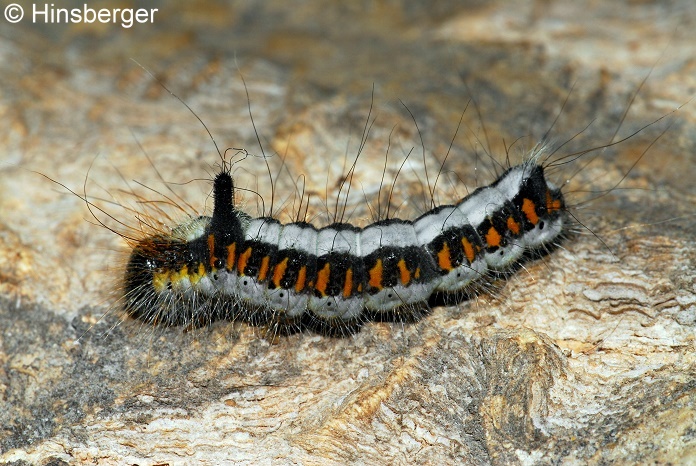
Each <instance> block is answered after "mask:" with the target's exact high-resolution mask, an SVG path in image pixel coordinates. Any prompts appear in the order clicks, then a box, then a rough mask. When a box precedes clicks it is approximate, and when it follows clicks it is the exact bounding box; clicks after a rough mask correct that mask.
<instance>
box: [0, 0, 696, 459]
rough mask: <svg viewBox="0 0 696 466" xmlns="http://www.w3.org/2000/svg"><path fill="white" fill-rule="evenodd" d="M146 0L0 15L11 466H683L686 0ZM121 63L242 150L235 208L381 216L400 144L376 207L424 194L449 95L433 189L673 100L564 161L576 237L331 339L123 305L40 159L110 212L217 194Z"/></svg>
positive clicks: (689, 264)
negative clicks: (545, 142)
mask: <svg viewBox="0 0 696 466" xmlns="http://www.w3.org/2000/svg"><path fill="white" fill-rule="evenodd" d="M62 3H69V2H62ZM74 3H75V4H76V5H82V3H83V2H74ZM152 3H153V4H154V5H156V6H157V7H158V8H159V10H160V11H159V12H158V16H156V17H155V23H154V24H147V25H137V24H136V25H134V26H133V27H132V28H130V29H124V28H122V27H120V26H119V25H118V24H116V25H114V24H110V25H97V24H92V25H84V24H82V25H79V24H72V25H66V24H53V25H38V24H31V22H30V21H28V20H26V19H25V20H24V21H23V22H21V23H19V24H15V25H12V24H9V23H7V22H3V23H1V24H0V82H2V86H1V88H0V115H1V116H2V122H3V124H2V125H1V127H0V329H1V332H0V462H2V463H4V464H16V465H20V464H65V463H69V464H104V465H106V464H140V465H145V464H147V465H153V464H221V463H235V464H295V463H296V464H345V463H354V464H454V463H465V464H466V463H468V464H549V463H554V464H557V463H564V464H608V463H612V464H617V463H618V464H621V463H623V464H634V463H644V464H646V463H655V464H669V463H671V464H687V463H693V462H696V352H695V349H696V348H695V346H696V344H695V342H694V330H695V329H696V278H695V277H696V252H695V248H694V246H695V245H696V228H695V227H696V210H695V209H694V205H695V204H696V202H695V201H696V188H695V187H694V180H696V163H695V156H694V154H696V131H695V130H694V122H695V120H696V106H695V105H694V103H693V102H691V103H687V102H688V101H689V99H691V98H692V97H693V95H694V93H695V92H696V62H695V61H694V58H693V57H694V56H696V32H694V31H696V8H695V7H694V6H693V2H691V1H690V0H675V1H673V2H668V3H665V2H650V1H648V2H632V1H624V2H604V3H605V4H604V3H603V2H593V1H589V0H587V1H569V0H559V1H537V2H532V1H530V2H516V3H515V6H512V3H511V2H504V1H499V2H477V1H468V2H460V1H451V2H447V1H445V2H437V6H429V3H430V2H423V5H420V6H414V5H415V3H412V2H406V1H403V2H402V1H379V2H359V3H353V2H351V3H350V4H346V5H344V6H337V4H336V3H335V2H328V1H326V2H322V1H313V2H296V3H297V4H287V3H286V2H264V3H253V4H250V3H248V2H230V3H229V4H227V3H224V2H180V3H175V2H168V3H165V2H152ZM61 6H63V5H62V4H61ZM93 6H94V7H95V8H100V7H105V6H107V7H109V8H111V7H112V6H113V7H114V8H115V7H117V5H115V4H113V2H104V4H103V5H102V4H100V5H96V4H95V5H93ZM129 58H134V59H136V60H137V61H138V62H139V63H142V64H143V66H145V67H146V68H147V69H149V70H151V71H152V73H153V74H154V75H155V76H156V77H157V79H158V80H159V81H161V82H163V83H164V84H166V86H168V87H169V88H170V89H172V90H173V91H174V92H175V93H176V94H177V95H178V96H180V97H181V98H182V99H183V100H184V101H185V102H186V103H187V104H188V105H189V106H190V107H191V108H193V109H194V110H195V111H196V113H197V115H198V116H199V117H200V118H201V119H202V120H203V121H204V122H205V123H206V125H207V126H208V128H209V129H210V131H211V132H212V134H213V135H214V137H215V139H216V141H217V143H218V145H219V146H220V147H221V148H225V147H235V148H245V149H247V150H248V151H249V152H250V154H252V155H251V156H249V157H247V158H246V159H244V160H241V157H239V158H240V161H239V162H238V163H237V164H236V165H235V168H236V171H235V178H236V181H237V186H238V187H240V188H246V189H249V190H253V191H257V192H259V193H260V195H261V196H256V195H255V194H253V193H251V192H248V191H247V192H243V193H242V192H240V194H243V195H242V197H243V198H244V199H243V201H244V209H245V210H246V211H247V212H249V213H252V214H254V213H257V212H258V211H259V209H261V208H262V204H261V202H260V201H259V199H261V198H263V200H264V203H263V206H265V208H266V212H268V209H269V208H270V202H269V200H270V199H271V189H270V188H271V185H274V186H275V190H274V200H275V202H274V213H278V214H279V215H281V217H282V216H285V217H284V218H286V219H287V218H289V217H291V216H292V212H293V211H296V210H297V209H298V205H299V204H298V199H299V197H298V195H297V194H296V193H297V192H300V191H302V189H304V193H305V195H307V194H310V206H309V210H308V211H309V214H308V215H309V216H310V217H311V218H313V219H314V220H316V222H317V223H326V222H329V221H331V220H332V219H333V215H334V213H335V212H337V211H338V212H339V213H340V212H341V211H343V210H345V214H344V218H345V219H349V220H351V221H354V222H357V223H363V224H364V223H366V222H369V221H370V220H371V218H373V217H374V216H376V215H378V214H377V212H378V211H379V212H380V213H381V214H382V215H383V214H384V213H385V211H384V209H385V207H386V205H387V201H386V197H385V193H388V192H389V191H390V189H385V188H384V187H382V189H380V185H381V180H382V171H383V168H384V155H385V153H386V152H387V145H388V143H389V142H390V143H391V144H390V147H389V160H388V163H387V170H386V180H387V181H386V185H385V186H386V187H387V188H389V187H390V186H391V183H392V180H394V179H395V177H396V174H397V172H399V167H400V166H402V163H403V161H404V158H405V157H406V155H407V154H408V153H409V151H410V150H411V149H412V148H413V149H414V150H413V154H412V155H411V156H410V157H409V158H408V160H407V162H406V163H404V164H403V169H401V171H400V173H399V176H398V178H396V182H395V183H394V184H395V187H394V190H393V197H392V203H391V209H392V210H391V212H390V215H393V214H394V213H395V212H394V211H396V214H397V215H399V216H406V217H410V218H414V217H415V216H416V215H418V213H419V212H422V211H423V209H424V208H426V206H427V205H428V194H427V188H425V186H427V184H426V181H425V180H426V178H425V172H424V170H423V166H424V163H425V166H427V167H428V170H429V179H430V182H431V183H432V181H433V179H434V176H435V174H436V173H438V169H439V167H440V165H441V164H442V163H443V160H444V159H445V154H446V153H447V151H448V147H449V145H450V142H451V141H452V139H453V136H454V134H455V132H456V129H457V123H458V121H459V119H460V117H461V116H462V112H463V111H464V109H465V108H466V112H464V116H463V124H462V127H461V128H460V130H459V132H458V133H457V136H456V138H455V139H454V143H453V148H452V150H451V152H450V153H449V156H448V157H447V159H446V161H445V162H444V170H443V174H442V176H441V177H440V179H439V181H438V190H437V193H436V198H437V200H438V202H451V201H453V200H455V199H456V198H457V197H460V196H463V195H466V193H467V192H468V191H467V190H469V191H470V190H471V189H473V188H474V187H476V186H478V185H481V184H483V183H487V182H489V181H491V179H492V178H494V177H495V169H496V165H495V163H496V162H493V161H492V159H491V157H489V155H488V154H491V155H492V156H493V159H495V160H497V161H500V162H502V163H504V162H505V154H506V148H508V149H509V157H510V159H511V160H512V161H513V163H514V162H515V161H519V160H521V159H522V158H523V156H524V153H525V151H526V150H528V149H530V148H531V147H533V145H534V144H535V143H536V142H537V141H538V140H540V139H541V138H542V137H543V136H544V134H545V133H546V132H547V130H549V128H551V130H550V137H549V141H550V142H549V145H550V147H559V146H562V147H561V149H560V150H559V152H558V153H557V156H560V155H561V154H567V153H573V152H574V151H577V150H582V149H587V148H591V147H596V146H601V145H603V144H607V143H608V142H609V141H612V140H621V139H622V138H625V137H626V136H629V135H631V134H633V133H635V132H637V131H638V130H641V128H643V127H644V126H645V125H647V124H649V123H651V122H654V121H655V120H657V119H658V118H660V117H661V116H663V115H667V116H666V117H665V118H664V119H662V120H660V121H658V122H656V123H654V124H652V125H651V126H649V127H647V128H645V129H642V130H641V131H640V132H639V133H638V134H636V135H635V136H633V137H631V138H629V139H628V140H626V141H623V142H621V143H620V144H617V145H615V146H612V147H609V148H607V149H606V150H601V151H597V152H595V153H593V154H588V155H584V156H582V157H581V158H580V159H579V160H576V161H574V162H573V163H571V164H568V165H567V166H561V167H559V169H558V170H557V171H556V172H554V173H555V174H556V176H557V177H558V178H557V179H558V180H565V179H568V180H569V183H568V186H566V192H568V196H569V199H570V200H571V201H574V202H575V203H576V204H577V205H576V208H575V210H574V212H575V213H576V215H577V218H578V220H579V221H580V222H582V226H580V225H579V226H578V234H576V235H574V236H573V237H572V238H570V239H569V240H568V241H567V242H566V243H564V245H563V248H561V249H558V250H556V251H554V252H553V253H551V254H550V255H548V256H546V257H545V258H543V259H541V260H537V261H533V262H529V263H527V264H525V267H524V268H523V269H521V270H519V271H518V272H517V273H516V274H514V275H513V276H511V277H510V278H509V279H507V280H504V281H501V282H498V283H495V284H494V285H493V286H491V287H490V288H489V289H488V290H483V291H482V293H481V294H480V295H479V296H478V297H477V298H476V299H473V300H471V301H469V302H464V303H461V304H459V305H456V306H451V307H437V308H435V309H433V311H432V313H430V314H429V315H428V316H426V317H425V318H423V319H422V320H420V321H418V322H415V323H410V324H403V325H402V324H394V323H368V324H366V325H365V326H364V327H363V329H362V330H361V331H360V332H359V333H356V334H355V335H352V336H349V337H346V338H329V337H326V336H321V335H316V334H312V333H303V334H297V335H292V336H288V337H282V338H277V339H273V338H263V335H262V333H263V332H262V331H261V330H260V329H256V328H251V327H248V326H246V325H243V324H232V323H226V322H218V323H216V324H214V325H212V326H210V327H206V328H202V329H196V330H192V331H189V332H183V331H182V329H152V328H149V327H144V326H142V325H140V324H138V323H137V322H132V321H126V322H121V320H122V319H121V316H120V315H119V313H118V309H117V305H116V304H114V303H115V299H117V298H114V296H115V293H116V295H117V291H118V279H119V277H120V274H121V273H122V262H123V258H124V252H123V249H124V242H123V241H122V240H121V238H120V237H119V236H117V235H115V234H114V233H112V232H111V231H109V230H108V229H106V228H102V227H101V226H99V225H96V223H97V222H96V221H95V219H94V218H93V217H92V215H91V214H90V213H89V212H88V211H87V209H86V206H85V204H84V202H82V201H81V200H80V199H79V198H78V197H77V196H74V195H72V194H70V193H69V192H68V191H67V190H66V189H65V188H64V187H61V186H59V185H58V184H55V183H52V182H51V181H49V180H48V179H46V178H45V177H42V176H41V175H40V174H38V173H36V172H40V173H41V174H44V175H46V176H47V177H50V178H51V179H53V180H56V181H57V182H59V183H62V184H63V185H65V186H67V187H69V188H70V189H72V190H74V191H76V192H78V193H82V192H84V191H85V190H86V191H87V193H88V195H89V196H90V199H92V200H93V201H94V203H95V204H97V205H98V206H100V207H101V208H103V209H104V210H105V211H106V212H99V211H96V210H95V211H94V213H95V214H96V215H97V216H98V217H99V218H100V219H101V221H103V222H105V223H106V224H107V225H109V226H111V227H113V228H116V229H118V230H119V231H124V229H125V226H123V225H119V224H118V223H117V221H122V222H125V223H126V224H128V225H130V226H134V225H137V224H138V220H137V218H136V216H135V213H134V212H132V211H128V210H127V209H126V208H124V206H125V205H131V206H135V208H136V209H138V210H139V211H140V212H142V211H143V210H147V209H148V206H147V205H143V204H142V203H139V202H138V201H139V200H143V199H147V200H150V199H158V200H160V201H163V200H165V199H166V198H165V196H167V197H169V199H172V200H174V201H175V202H176V203H178V204H179V205H183V204H184V200H185V201H186V202H188V203H189V204H190V207H185V208H184V209H183V211H181V210H176V209H172V208H170V207H171V206H167V205H165V204H164V203H160V204H158V205H157V206H162V209H163V210H165V211H167V212H169V215H170V216H171V218H172V221H174V222H175V221H176V220H177V219H179V220H180V219H181V218H183V217H184V216H185V214H186V213H189V214H191V213H193V212H198V213H200V212H203V211H204V206H206V205H207V206H208V207H207V209H208V211H209V210H210V199H209V198H208V195H209V192H210V184H209V182H208V181H207V180H208V179H209V178H210V177H211V176H212V174H213V173H214V171H215V166H214V164H215V163H216V162H217V161H218V158H217V155H216V154H215V152H214V147H213V145H212V143H211V141H210V139H209V138H208V136H207V134H206V133H205V131H204V130H203V129H202V128H201V126H200V124H199V122H198V121H197V120H196V119H195V118H194V117H193V116H192V115H191V114H190V113H189V112H188V110H187V109H186V108H185V107H184V106H183V105H182V104H181V103H180V102H178V101H177V100H176V99H174V98H172V97H171V96H170V95H169V94H168V93H167V92H166V91H165V90H164V89H163V88H162V86H161V85H160V84H159V83H158V82H157V81H156V80H154V79H153V78H152V77H151V76H149V75H148V74H147V73H146V72H145V71H143V69H141V68H140V67H138V66H137V64H135V63H134V62H133V61H131V60H129ZM240 75H242V76H244V79H245V82H246V86H247V89H248V92H249V95H250V98H251V102H250V103H251V110H252V112H253V116H254V123H255V125H256V129H257V130H258V134H259V136H260V138H261V141H262V143H263V145H264V148H265V151H266V154H267V155H271V154H274V155H273V156H272V157H270V158H269V159H268V160H269V164H270V166H271V169H272V172H273V173H274V177H276V178H277V179H276V180H274V182H273V183H271V182H269V181H268V178H267V176H268V175H267V172H266V167H265V165H264V164H263V163H262V162H263V159H262V158H258V157H257V155H259V154H260V153H261V150H260V149H259V148H258V144H257V142H256V135H255V131H254V127H253V126H252V124H251V121H250V118H249V114H248V108H247V102H248V101H247V97H246V93H245V88H244V84H243V82H242V79H241V78H240ZM648 75H649V76H648ZM646 77H647V79H646V80H645V83H644V84H642V86H641V82H642V80H643V79H645V78H646ZM373 87H374V98H373V97H372V92H373ZM571 88H572V91H571ZM636 90H638V92H637V93H636V96H635V99H634V100H633V101H631V97H632V95H633V94H634V93H635V92H636ZM399 99H401V100H402V101H403V102H404V103H405V105H406V107H407V108H408V110H409V111H410V112H411V113H412V114H413V115H414V116H415V119H416V121H417V123H418V128H419V129H420V134H419V131H418V130H417V129H416V127H415V124H414V122H413V120H412V119H411V116H410V115H409V113H408V112H407V111H406V109H405V108H404V107H403V106H402V105H401V104H400V103H399ZM472 99H473V100H472ZM566 100H567V102H566V104H565V105H564V102H565V101H566ZM685 103H686V105H684V106H683V107H682V108H680V109H679V110H678V111H676V112H673V113H670V112H672V110H674V109H676V108H678V107H680V106H681V105H682V104H685ZM371 105H373V110H372V113H371V116H372V117H376V119H375V121H374V124H372V126H371V129H370V131H369V135H368V137H367V143H366V145H365V148H364V150H363V151H362V154H361V157H360V159H359V161H358V164H357V171H356V174H355V176H354V177H353V179H352V180H351V192H350V194H349V196H348V199H347V201H345V206H346V208H345V209H343V208H342V206H343V205H344V202H343V200H342V199H343V198H341V201H340V202H337V201H336V199H337V196H338V192H339V189H338V187H339V186H340V184H341V180H342V177H343V176H345V174H346V173H347V170H348V168H349V167H350V164H351V163H352V160H353V158H354V157H355V154H357V152H358V147H359V145H360V139H361V133H362V131H363V126H364V124H365V120H366V118H367V117H368V111H369V109H370V107H371ZM467 105H468V106H467ZM626 108H629V110H630V111H629V112H628V115H626V117H625V119H624V120H623V123H622V124H621V121H622V118H623V114H624V111H625V110H626ZM558 114H560V115H561V116H560V118H559V119H558V121H557V122H556V123H554V121H555V119H556V116H557V115H558ZM588 125H589V126H588ZM617 128H619V133H618V135H617V136H616V137H614V132H615V131H616V129H617ZM663 131H664V135H663V136H662V137H661V138H659V140H657V137H658V136H659V135H660V134H661V133H662V132H663ZM420 135H422V136H423V139H424V142H425V155H423V153H422V152H421V146H420ZM565 142H567V144H565V145H564V143H565ZM653 143H654V144H653ZM646 148H649V151H648V152H647V153H646V155H645V156H644V157H642V158H641V159H640V161H639V162H638V163H637V164H636V165H635V166H634V163H635V162H636V160H638V159H639V158H640V156H641V154H642V153H643V152H644V151H645V150H646ZM232 153H233V152H228V156H231V155H232ZM424 159H425V162H424ZM276 174H277V175H276ZM624 176H625V178H624ZM134 180H135V181H134ZM164 180H166V181H167V182H168V183H164ZM191 180H194V181H193V182H191ZM619 182H621V184H620V185H618V183H619ZM146 187H149V188H151V189H147V188H146ZM169 188H171V189H172V191H169V190H168V189H169ZM133 192H137V193H140V195H141V196H142V198H137V197H135V196H134V195H133ZM343 192H344V193H345V190H344V191H343ZM380 194H381V196H382V197H381V198H379V200H378V195H380ZM175 196H180V197H175ZM366 199H368V200H369V202H370V206H369V207H368V206H367V205H366V202H365V200H366ZM583 201H584V202H583ZM336 206H338V208H337V207H336ZM151 207H152V206H150V208H151ZM379 209H381V210H379ZM150 212H153V211H152V210H150ZM107 213H108V214H111V215H113V217H114V218H109V217H108V215H107ZM163 216H164V213H160V220H164V218H163ZM125 231H132V230H125ZM110 290H111V291H110ZM113 290H116V291H115V292H114V291H113Z"/></svg>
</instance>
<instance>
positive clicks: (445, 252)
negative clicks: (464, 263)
mask: <svg viewBox="0 0 696 466" xmlns="http://www.w3.org/2000/svg"><path fill="white" fill-rule="evenodd" d="M437 264H438V265H439V266H440V268H441V269H442V270H452V259H451V258H450V249H449V245H448V244H447V243H446V242H445V243H444V244H443V245H442V249H440V251H439V252H438V253H437Z"/></svg>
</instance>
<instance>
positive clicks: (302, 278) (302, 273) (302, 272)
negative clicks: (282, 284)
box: [295, 265, 307, 293]
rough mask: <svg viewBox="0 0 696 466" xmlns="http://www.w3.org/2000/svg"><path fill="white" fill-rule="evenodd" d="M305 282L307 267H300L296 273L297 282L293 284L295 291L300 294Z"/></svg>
mask: <svg viewBox="0 0 696 466" xmlns="http://www.w3.org/2000/svg"><path fill="white" fill-rule="evenodd" d="M306 281H307V266H305V265H303V266H302V267H300V271H299V272H298V273H297V282H296V283H295V291H296V292H298V293H299V292H300V291H302V290H303V289H304V287H305V282H306Z"/></svg>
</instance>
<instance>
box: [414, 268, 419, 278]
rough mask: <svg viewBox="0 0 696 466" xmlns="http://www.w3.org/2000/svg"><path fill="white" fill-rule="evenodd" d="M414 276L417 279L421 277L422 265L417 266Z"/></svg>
mask: <svg viewBox="0 0 696 466" xmlns="http://www.w3.org/2000/svg"><path fill="white" fill-rule="evenodd" d="M413 278H415V279H416V280H418V279H419V278H420V267H416V272H415V273H414V274H413Z"/></svg>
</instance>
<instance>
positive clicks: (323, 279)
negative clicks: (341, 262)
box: [314, 262, 331, 296]
mask: <svg viewBox="0 0 696 466" xmlns="http://www.w3.org/2000/svg"><path fill="white" fill-rule="evenodd" d="M330 275H331V264H329V263H328V262H327V263H326V264H324V268H323V269H321V270H320V271H319V272H318V273H317V282H316V284H315V285H314V289H315V290H317V291H318V292H319V293H321V295H322V296H326V287H327V286H329V276H330Z"/></svg>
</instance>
